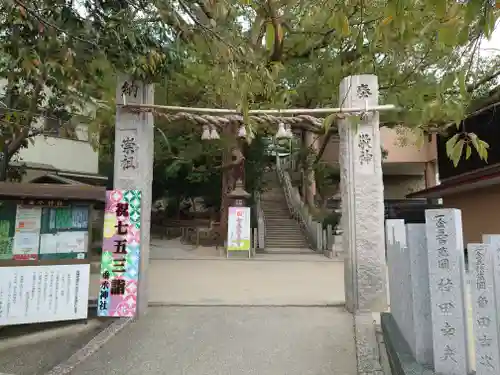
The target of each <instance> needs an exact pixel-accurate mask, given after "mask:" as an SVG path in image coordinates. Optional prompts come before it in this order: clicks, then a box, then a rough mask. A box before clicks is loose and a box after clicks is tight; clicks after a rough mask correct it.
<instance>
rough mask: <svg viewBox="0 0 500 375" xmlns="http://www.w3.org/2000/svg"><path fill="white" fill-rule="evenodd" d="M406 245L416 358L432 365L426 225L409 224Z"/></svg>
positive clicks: (420, 361)
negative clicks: (408, 258) (408, 260)
mask: <svg viewBox="0 0 500 375" xmlns="http://www.w3.org/2000/svg"><path fill="white" fill-rule="evenodd" d="M406 241H407V243H408V253H409V256H410V275H411V287H412V295H413V324H414V330H415V351H414V353H413V354H414V356H415V359H416V360H417V362H418V363H420V364H422V365H431V364H432V363H433V350H432V320H431V297H430V295H429V268H428V251H427V241H426V236H425V224H406Z"/></svg>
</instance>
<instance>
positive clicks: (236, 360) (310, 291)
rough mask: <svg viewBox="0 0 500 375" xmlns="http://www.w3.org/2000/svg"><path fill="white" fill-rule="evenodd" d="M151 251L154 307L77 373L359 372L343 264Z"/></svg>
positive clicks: (174, 249)
mask: <svg viewBox="0 0 500 375" xmlns="http://www.w3.org/2000/svg"><path fill="white" fill-rule="evenodd" d="M151 250H152V254H151V255H152V259H151V262H150V268H149V286H150V304H151V305H152V307H150V308H149V311H148V313H147V314H146V315H145V316H144V317H143V318H141V319H139V320H138V321H135V322H132V323H130V324H129V325H128V326H126V327H125V328H123V330H121V331H120V332H119V333H118V334H117V335H116V336H114V337H113V338H112V339H111V340H110V341H108V342H107V343H106V344H104V346H103V347H102V348H100V349H99V350H98V351H96V352H95V353H94V354H92V355H91V356H90V357H88V358H87V359H86V360H84V361H83V362H82V363H81V364H80V365H78V366H76V367H75V368H74V369H73V370H72V372H71V374H75V375H82V374H92V375H100V374H102V375H112V374H120V375H136V374H137V375H139V374H140V375H144V374H168V375H177V374H179V375H180V374H183V375H184V374H186V375H197V374H200V375H201V374H203V375H212V374H213V375H215V374H217V375H219V374H231V375H233V374H234V375H239V374H259V375H278V374H279V375H281V374H287V375H295V374H297V375H299V374H300V375H306V374H311V375H323V374H335V375H355V374H356V354H355V353H356V352H355V347H354V339H353V335H354V328H353V324H354V321H353V317H352V315H351V314H349V313H347V312H346V311H345V310H344V308H343V305H344V274H343V269H344V265H343V262H341V261H338V260H337V261H336V260H331V259H328V258H326V257H323V256H321V255H317V254H311V255H265V256H257V257H256V258H254V259H250V260H248V259H241V260H234V259H229V260H228V259H225V258H221V257H219V256H218V254H217V252H216V251H215V250H214V249H207V248H204V249H192V248H191V249H190V248H186V247H184V248H181V247H180V246H178V245H177V246H172V247H169V246H161V247H157V248H156V249H155V247H154V246H153V247H152V249H151ZM98 276H99V275H98V274H96V275H94V279H93V281H92V292H91V295H95V296H97V284H98V283H97V281H98V279H97V278H98Z"/></svg>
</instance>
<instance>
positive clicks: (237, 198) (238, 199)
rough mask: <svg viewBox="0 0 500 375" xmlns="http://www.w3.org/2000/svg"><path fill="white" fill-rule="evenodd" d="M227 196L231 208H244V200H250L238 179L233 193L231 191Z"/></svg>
mask: <svg viewBox="0 0 500 375" xmlns="http://www.w3.org/2000/svg"><path fill="white" fill-rule="evenodd" d="M227 196H228V197H229V199H231V200H232V202H233V206H235V207H244V206H245V204H246V200H247V199H248V198H250V196H251V195H250V194H249V193H248V192H247V191H246V190H245V188H244V187H243V181H241V179H238V181H236V186H235V187H234V189H233V191H231V192H230V193H229V194H228V195H227Z"/></svg>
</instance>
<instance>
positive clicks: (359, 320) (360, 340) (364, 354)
mask: <svg viewBox="0 0 500 375" xmlns="http://www.w3.org/2000/svg"><path fill="white" fill-rule="evenodd" d="M354 334H355V342H356V360H357V366H358V375H384V370H383V369H382V365H381V364H380V352H379V345H378V341H377V326H376V321H375V319H374V318H373V314H372V313H356V314H354Z"/></svg>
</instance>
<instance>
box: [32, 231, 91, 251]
mask: <svg viewBox="0 0 500 375" xmlns="http://www.w3.org/2000/svg"><path fill="white" fill-rule="evenodd" d="M87 238H88V233H87V232H58V233H46V234H42V235H41V241H40V254H66V253H86V252H87V242H88V240H87Z"/></svg>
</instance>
